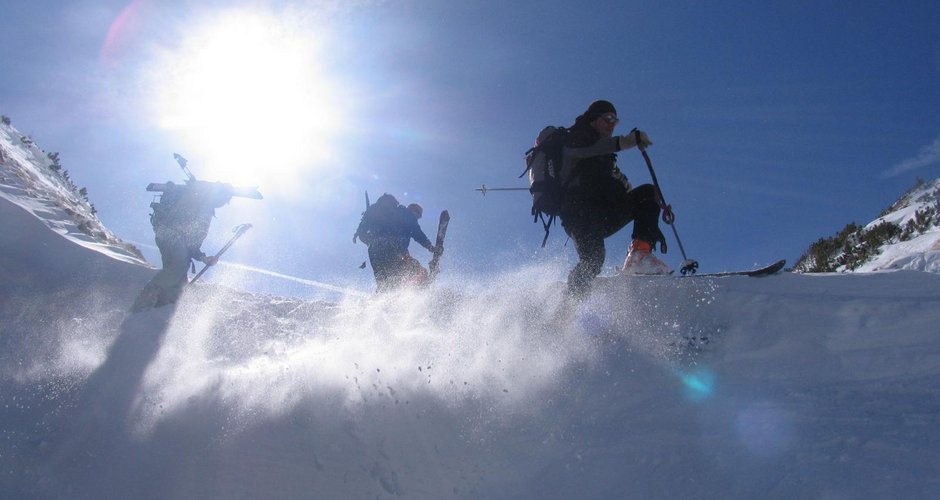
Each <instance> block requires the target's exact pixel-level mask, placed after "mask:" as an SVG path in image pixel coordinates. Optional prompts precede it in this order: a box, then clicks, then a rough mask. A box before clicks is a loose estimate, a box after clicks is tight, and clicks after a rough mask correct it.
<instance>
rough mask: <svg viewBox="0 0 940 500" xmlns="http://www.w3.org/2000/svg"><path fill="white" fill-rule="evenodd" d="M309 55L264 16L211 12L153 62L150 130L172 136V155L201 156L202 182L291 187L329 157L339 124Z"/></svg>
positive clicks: (309, 45)
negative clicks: (178, 137)
mask: <svg viewBox="0 0 940 500" xmlns="http://www.w3.org/2000/svg"><path fill="white" fill-rule="evenodd" d="M319 49H320V47H318V43H317V40H315V39H314V37H313V36H311V35H310V34H309V33H304V32H302V31H301V30H299V29H296V28H294V27H293V26H291V25H290V24H289V23H288V22H286V21H285V20H283V19H279V18H277V17H276V16H274V15H271V14H261V13H257V12H246V11H237V12H231V13H229V14H227V15H223V16H216V17H215V18H214V20H213V22H212V23H211V24H208V25H206V26H205V27H203V28H202V29H195V30H194V33H193V35H192V36H191V37H190V38H189V39H187V40H186V41H184V42H183V43H182V44H181V46H180V48H179V50H178V51H176V52H174V53H172V54H168V56H167V60H166V61H165V63H164V64H163V65H162V67H163V69H162V70H161V71H160V74H159V75H158V78H159V79H160V83H159V85H160V91H159V95H160V98H159V99H158V101H159V102H158V106H159V107H158V114H159V120H160V124H161V126H163V127H165V128H169V129H172V130H176V131H179V132H181V133H182V136H183V139H182V140H183V141H184V142H185V144H181V145H180V146H179V148H180V151H181V152H183V153H185V154H186V155H188V156H190V157H191V159H192V158H200V159H201V160H202V162H203V163H202V164H200V165H199V166H198V175H199V176H200V177H202V178H205V179H207V180H220V181H225V182H231V183H235V184H243V185H258V186H261V187H262V188H268V189H271V188H277V189H280V188H286V187H289V186H291V185H296V183H297V181H298V180H299V179H298V177H299V176H300V175H302V174H304V173H306V171H308V170H312V169H316V168H317V166H318V163H320V161H322V160H324V159H325V158H326V157H327V156H328V155H329V154H330V150H329V147H330V144H331V142H332V141H331V139H335V136H334V137H331V132H333V131H335V130H337V129H338V128H339V123H338V120H340V119H341V116H340V115H339V114H338V112H337V110H336V107H335V106H336V102H337V99H338V96H337V88H336V86H335V85H333V84H332V83H331V82H330V81H329V78H328V76H327V75H325V74H324V71H323V69H322V67H321V65H320V63H319V61H318V59H317V53H318V50H319ZM194 170H197V169H195V168H194Z"/></svg>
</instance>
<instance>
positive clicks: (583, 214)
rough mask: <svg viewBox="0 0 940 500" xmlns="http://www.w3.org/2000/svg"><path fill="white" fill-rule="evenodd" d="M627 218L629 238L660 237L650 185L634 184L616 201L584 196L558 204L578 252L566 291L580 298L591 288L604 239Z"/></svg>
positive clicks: (651, 240)
mask: <svg viewBox="0 0 940 500" xmlns="http://www.w3.org/2000/svg"><path fill="white" fill-rule="evenodd" d="M630 221H634V224H633V239H635V240H643V241H646V242H648V243H650V245H652V246H655V244H656V242H657V241H662V240H663V239H664V238H663V233H662V231H660V230H659V204H658V203H657V202H656V188H655V187H653V185H652V184H643V185H642V186H637V187H636V188H634V189H632V190H630V191H629V192H628V193H627V194H626V196H623V197H621V198H619V199H617V200H612V201H606V202H599V201H597V200H591V199H585V200H583V201H575V202H572V203H569V204H567V205H565V206H564V207H562V209H561V225H562V227H564V228H565V232H566V233H568V236H569V237H570V238H571V241H573V242H574V247H575V250H577V252H578V263H577V265H575V266H574V269H572V270H571V272H570V273H568V292H569V293H570V294H572V295H573V296H577V297H580V296H583V295H584V294H585V293H586V292H587V291H588V290H589V289H590V288H591V282H593V281H594V278H596V277H597V275H599V274H600V273H601V270H602V269H603V267H604V261H605V259H606V257H607V250H606V248H605V247H604V239H606V238H608V237H610V236H612V235H613V234H614V233H616V232H617V231H620V230H621V229H622V228H623V227H624V226H626V225H627V224H628V223H630Z"/></svg>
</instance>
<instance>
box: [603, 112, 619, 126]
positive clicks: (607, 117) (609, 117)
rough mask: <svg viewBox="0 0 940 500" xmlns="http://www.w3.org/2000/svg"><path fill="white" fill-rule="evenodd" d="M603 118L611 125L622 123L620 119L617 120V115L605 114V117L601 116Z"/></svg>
mask: <svg viewBox="0 0 940 500" xmlns="http://www.w3.org/2000/svg"><path fill="white" fill-rule="evenodd" d="M601 118H603V119H604V121H605V122H607V123H609V124H611V125H616V124H617V122H619V121H620V118H617V115H615V114H613V113H604V114H603V115H601Z"/></svg>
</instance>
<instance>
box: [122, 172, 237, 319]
mask: <svg viewBox="0 0 940 500" xmlns="http://www.w3.org/2000/svg"><path fill="white" fill-rule="evenodd" d="M231 199H232V191H231V188H230V187H229V186H227V185H225V184H220V183H216V182H205V181H197V180H190V181H188V182H187V183H186V184H183V185H178V184H174V183H172V182H168V183H166V188H165V190H164V191H163V194H162V196H161V197H160V201H159V202H155V203H152V204H151V207H153V214H152V215H151V216H150V222H151V224H152V225H153V232H154V239H155V240H156V243H157V248H158V249H159V250H160V258H161V259H162V261H163V267H162V268H161V269H160V271H159V272H157V274H156V276H154V277H153V279H151V280H150V282H149V283H147V285H146V286H145V287H144V289H143V290H142V291H141V292H140V294H139V295H138V296H137V299H136V300H135V301H134V305H133V307H132V308H131V310H132V311H135V312H136V311H142V310H145V309H148V308H152V307H160V306H164V305H166V304H171V303H174V302H176V300H177V299H178V298H179V296H180V294H181V293H182V291H183V285H185V284H186V283H187V271H188V270H189V268H190V266H191V265H192V261H193V260H198V261H201V262H205V263H206V264H207V265H210V266H211V265H213V264H215V263H216V260H217V259H216V258H215V257H213V256H206V254H205V253H203V252H202V250H200V247H201V246H202V242H203V240H205V239H206V236H207V235H208V234H209V225H210V224H211V223H212V218H213V217H214V216H215V209H216V208H219V207H222V206H224V205H225V204H227V203H228V202H229V200H231Z"/></svg>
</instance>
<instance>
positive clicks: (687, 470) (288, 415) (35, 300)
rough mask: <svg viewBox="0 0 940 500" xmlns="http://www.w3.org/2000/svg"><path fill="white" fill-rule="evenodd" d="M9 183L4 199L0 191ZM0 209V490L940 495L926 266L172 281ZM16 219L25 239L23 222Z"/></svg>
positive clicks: (226, 275)
mask: <svg viewBox="0 0 940 500" xmlns="http://www.w3.org/2000/svg"><path fill="white" fill-rule="evenodd" d="M7 196H11V195H9V193H8V194H7ZM29 203H31V202H30V201H29V200H25V199H23V200H19V202H18V203H12V202H9V203H0V209H2V210H3V212H2V213H0V221H2V224H3V228H0V263H2V264H3V267H2V269H3V270H4V273H3V274H2V275H0V279H2V280H3V284H4V286H3V288H2V290H0V325H2V327H0V422H2V426H0V498H40V499H44V498H49V499H60V498H70V499H71V498H93V499H112V498H113V499H125V498H135V499H148V498H154V499H166V498H181V499H182V498H186V499H192V498H218V499H223V498H224V499H230V498H331V499H332V498H337V499H346V498H369V499H391V498H417V499H441V498H461V499H462V498H486V499H501V498H506V499H509V498H513V499H514V498H546V499H570V498H604V499H607V498H644V499H645V498H709V499H710V498H721V499H726V498H742V499H750V498H779V499H792V498H824V499H830V498H831V499H836V498H840V499H841V498H853V499H854V498H878V499H880V498H905V499H933V498H940V474H938V472H940V470H938V464H940V433H938V431H937V429H938V428H940V386H938V384H937V380H938V377H940V329H938V326H937V325H940V276H938V275H937V274H932V273H923V272H915V271H900V272H892V273H865V274H828V275H808V274H803V275H799V274H781V275H777V276H772V277H767V278H747V277H725V278H677V277H625V278H612V279H609V280H607V281H605V282H604V283H602V284H599V285H598V288H597V289H596V290H595V291H594V292H593V294H592V296H591V298H590V299H589V300H588V301H586V302H585V303H584V304H582V305H580V306H579V307H577V308H576V309H574V310H568V309H566V308H564V307H563V306H562V293H561V289H562V287H561V286H560V284H559V283H556V282H554V281H551V280H550V279H547V278H546V276H559V277H560V276H563V275H564V272H565V270H564V269H549V270H546V269H523V270H519V271H518V272H516V273H514V274H512V275H507V276H504V277H503V279H501V280H498V281H496V282H493V281H487V282H486V283H478V282H477V281H476V280H475V279H474V277H472V276H466V277H462V278H463V279H461V280H459V282H460V283H462V287H461V288H460V289H456V290H455V289H435V290H432V291H431V292H430V293H427V294H424V295H416V294H409V293H402V294H399V295H388V296H385V297H378V298H370V299H362V298H357V297H348V298H346V299H345V300H342V301H340V302H337V303H325V302H313V301H304V300H298V299H292V298H284V297H272V296H264V295H254V294H248V293H243V292H239V291H238V290H237V285H238V275H237V274H235V273H236V271H229V270H227V269H224V268H223V269H219V270H217V271H219V274H218V275H217V278H218V279H217V280H214V281H215V282H216V283H219V284H218V285H210V284H203V285H195V286H192V287H190V288H189V289H188V290H187V292H186V293H185V294H184V296H183V298H182V299H181V301H180V303H179V304H177V305H176V307H165V308H161V309H157V310H152V311H147V312H145V313H140V314H135V315H128V314H127V312H126V310H127V307H128V306H129V305H130V303H131V302H132V301H133V298H134V296H135V295H136V293H137V292H138V291H139V290H140V288H141V287H142V286H143V284H144V283H145V282H146V280H147V278H148V277H149V276H150V273H152V272H153V271H152V270H150V269H148V268H146V267H144V266H141V265H139V264H135V263H129V262H127V261H126V259H122V258H118V257H117V256H116V255H106V254H104V253H101V252H99V251H98V250H97V249H93V248H88V247H87V246H84V245H81V244H79V241H76V240H73V239H67V238H63V237H61V235H60V234H57V233H56V232H54V231H52V230H50V228H51V227H52V226H53V224H50V223H49V222H48V221H42V220H40V219H39V218H37V215H40V216H41V215H43V214H44V213H45V212H42V211H36V210H32V211H29V210H27V209H24V208H23V206H24V205H29ZM20 236H22V238H21V237H20Z"/></svg>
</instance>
